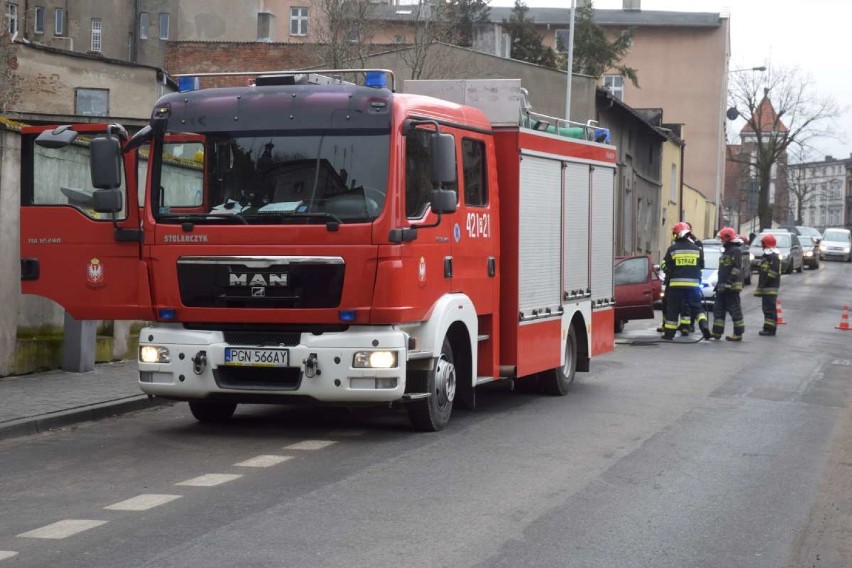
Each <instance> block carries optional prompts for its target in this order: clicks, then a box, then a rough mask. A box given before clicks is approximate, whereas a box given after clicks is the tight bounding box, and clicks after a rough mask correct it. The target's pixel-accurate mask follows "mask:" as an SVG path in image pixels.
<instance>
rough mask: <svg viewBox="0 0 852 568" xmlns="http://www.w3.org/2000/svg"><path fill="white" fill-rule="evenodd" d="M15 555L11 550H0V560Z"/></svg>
mask: <svg viewBox="0 0 852 568" xmlns="http://www.w3.org/2000/svg"><path fill="white" fill-rule="evenodd" d="M17 555H18V553H17V552H13V551H11V550H0V560H6V559H7V558H12V557H13V556H17Z"/></svg>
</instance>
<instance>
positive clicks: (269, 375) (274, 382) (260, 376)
mask: <svg viewBox="0 0 852 568" xmlns="http://www.w3.org/2000/svg"><path fill="white" fill-rule="evenodd" d="M213 378H214V379H215V380H216V384H217V385H218V386H219V388H223V389H249V390H253V389H257V390H296V389H298V388H299V384H301V382H302V370H301V369H300V368H299V367H278V368H265V367H219V368H217V369H215V370H214V371H213Z"/></svg>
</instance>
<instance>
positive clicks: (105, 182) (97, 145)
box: [89, 136, 121, 189]
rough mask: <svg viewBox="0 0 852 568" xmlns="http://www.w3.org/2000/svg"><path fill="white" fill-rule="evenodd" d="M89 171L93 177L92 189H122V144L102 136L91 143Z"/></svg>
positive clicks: (109, 137) (115, 139)
mask: <svg viewBox="0 0 852 568" xmlns="http://www.w3.org/2000/svg"><path fill="white" fill-rule="evenodd" d="M89 170H90V172H91V175H92V187H94V188H96V189H117V188H119V187H121V144H120V143H119V142H118V139H117V138H115V137H113V136H101V137H98V138H94V139H93V140H92V141H91V142H90V143H89Z"/></svg>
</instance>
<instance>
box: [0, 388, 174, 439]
mask: <svg viewBox="0 0 852 568" xmlns="http://www.w3.org/2000/svg"><path fill="white" fill-rule="evenodd" d="M169 402H170V401H168V400H163V399H161V398H154V399H149V398H148V395H144V394H143V395H135V396H130V397H127V398H120V399H117V400H111V401H108V402H100V403H98V404H88V405H86V406H78V407H77V408H71V409H68V410H60V411H58V412H51V413H49V414H40V415H38V416H31V417H27V418H19V419H17V420H12V421H10V422H6V423H3V424H0V440H7V439H10V438H18V437H21V436H31V435H33V434H38V433H41V432H47V431H48V430H53V429H55V428H62V427H63V426H71V425H73V424H79V423H81V422H93V421H96V420H102V419H104V418H109V417H111V416H118V415H120V414H126V413H128V412H135V411H137V410H145V409H148V408H155V407H158V406H161V405H163V404H168V403H169Z"/></svg>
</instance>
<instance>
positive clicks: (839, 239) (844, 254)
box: [819, 228, 852, 262]
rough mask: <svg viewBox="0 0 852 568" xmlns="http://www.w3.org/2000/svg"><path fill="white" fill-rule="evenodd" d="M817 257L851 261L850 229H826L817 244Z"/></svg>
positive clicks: (851, 242)
mask: <svg viewBox="0 0 852 568" xmlns="http://www.w3.org/2000/svg"><path fill="white" fill-rule="evenodd" d="M819 257H820V258H821V259H826V258H839V259H841V260H845V261H846V262H852V231H850V230H849V229H835V228H830V229H826V230H825V232H824V233H823V234H822V242H821V243H820V244H819Z"/></svg>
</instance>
